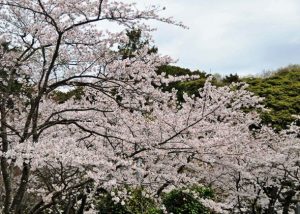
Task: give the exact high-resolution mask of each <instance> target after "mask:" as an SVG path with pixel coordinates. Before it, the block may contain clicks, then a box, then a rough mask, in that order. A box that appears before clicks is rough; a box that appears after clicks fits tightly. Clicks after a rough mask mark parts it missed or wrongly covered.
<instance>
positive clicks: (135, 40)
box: [118, 29, 157, 59]
mask: <svg viewBox="0 0 300 214" xmlns="http://www.w3.org/2000/svg"><path fill="white" fill-rule="evenodd" d="M126 35H127V36H128V39H129V41H128V43H126V44H122V45H119V47H118V48H119V52H120V53H121V54H122V58H123V59H126V58H132V57H134V56H135V52H136V51H137V50H140V49H142V48H143V47H145V46H147V45H149V40H148V39H143V38H142V31H141V30H140V29H132V30H127V33H126ZM151 53H157V48H156V47H155V46H152V47H150V48H149V49H148V54H151Z"/></svg>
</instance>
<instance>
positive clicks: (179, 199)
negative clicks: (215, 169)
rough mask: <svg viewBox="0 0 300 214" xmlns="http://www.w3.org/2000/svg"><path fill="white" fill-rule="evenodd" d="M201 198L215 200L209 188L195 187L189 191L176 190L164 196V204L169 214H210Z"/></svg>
mask: <svg viewBox="0 0 300 214" xmlns="http://www.w3.org/2000/svg"><path fill="white" fill-rule="evenodd" d="M199 198H213V192H212V190H211V189H209V188H205V187H202V186H194V187H191V188H188V189H175V190H173V191H171V192H170V193H167V194H166V195H165V196H164V199H163V204H164V205H165V207H166V209H167V211H168V213H173V214H209V213H210V211H209V210H208V209H207V208H206V207H204V206H203V205H202V204H201V203H200V202H199Z"/></svg>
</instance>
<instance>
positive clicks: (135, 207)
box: [96, 189, 162, 214]
mask: <svg viewBox="0 0 300 214" xmlns="http://www.w3.org/2000/svg"><path fill="white" fill-rule="evenodd" d="M96 208H97V210H98V211H99V213H101V214H162V212H161V211H160V209H159V207H158V205H157V203H155V201H154V200H153V199H152V198H148V197H145V196H144V195H143V194H142V190H141V189H133V190H131V198H130V199H129V200H127V201H126V204H125V205H124V206H122V205H121V203H115V202H114V201H113V200H112V196H111V195H110V194H108V193H104V194H102V196H101V197H100V198H99V199H98V200H97V204H96Z"/></svg>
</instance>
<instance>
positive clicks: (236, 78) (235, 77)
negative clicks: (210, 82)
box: [223, 74, 241, 84]
mask: <svg viewBox="0 0 300 214" xmlns="http://www.w3.org/2000/svg"><path fill="white" fill-rule="evenodd" d="M240 81H241V80H240V77H239V76H238V75H237V74H234V75H233V74H230V75H229V76H225V77H224V78H223V82H224V83H225V84H230V83H233V82H240Z"/></svg>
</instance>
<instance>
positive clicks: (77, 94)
mask: <svg viewBox="0 0 300 214" xmlns="http://www.w3.org/2000/svg"><path fill="white" fill-rule="evenodd" d="M83 93H84V92H83V88H81V87H78V88H75V89H73V90H70V91H68V92H62V91H55V92H54V93H53V95H52V96H53V99H54V100H55V101H56V102H58V103H64V102H66V101H67V100H69V99H71V98H73V99H75V100H79V99H81V97H82V95H83Z"/></svg>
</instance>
